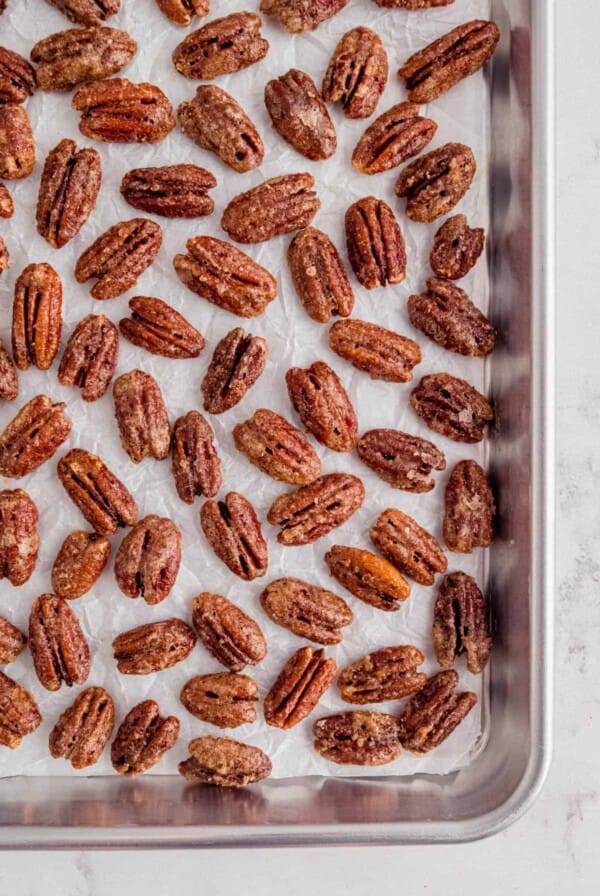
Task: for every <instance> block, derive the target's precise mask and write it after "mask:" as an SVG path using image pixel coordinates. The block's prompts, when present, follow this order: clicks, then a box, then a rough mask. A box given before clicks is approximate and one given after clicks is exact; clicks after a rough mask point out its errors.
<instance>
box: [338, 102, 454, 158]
mask: <svg viewBox="0 0 600 896" xmlns="http://www.w3.org/2000/svg"><path fill="white" fill-rule="evenodd" d="M419 111H420V109H419V106H418V105H417V104H416V103H398V105H396V106H392V108H391V109H388V111H387V112H384V113H383V115H380V116H379V118H377V119H376V120H375V121H374V122H373V124H371V125H369V127H368V128H367V130H366V131H365V132H364V134H363V135H362V137H361V138H360V140H359V141H358V143H357V144H356V147H355V149H354V152H353V153H352V164H353V165H354V167H355V168H356V169H357V171H361V172H362V173H363V174H379V173H380V172H381V171H389V170H390V168H395V167H396V166H397V165H401V164H402V163H403V162H406V161H407V160H408V159H411V158H413V156H417V155H418V154H419V153H420V152H421V151H422V150H423V149H425V147H426V146H427V144H428V143H430V142H431V141H432V140H433V138H434V136H435V132H436V131H437V124H436V123H435V121H432V120H431V118H423V117H422V116H421V115H420V114H419Z"/></svg>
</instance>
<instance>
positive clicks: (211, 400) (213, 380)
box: [201, 327, 267, 414]
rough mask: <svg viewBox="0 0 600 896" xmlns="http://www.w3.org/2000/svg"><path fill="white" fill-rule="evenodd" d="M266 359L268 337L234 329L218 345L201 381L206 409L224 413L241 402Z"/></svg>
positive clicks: (211, 411)
mask: <svg viewBox="0 0 600 896" xmlns="http://www.w3.org/2000/svg"><path fill="white" fill-rule="evenodd" d="M266 362H267V342H266V340H265V339H263V338H262V337H260V336H252V335H251V334H250V333H245V332H244V331H243V329H242V328H241V327H236V329H235V330H231V332H229V333H228V334H227V335H226V336H224V337H223V339H221V341H220V342H219V343H218V344H217V346H216V348H215V351H214V353H213V356H212V358H211V362H210V364H209V366H208V370H207V371H206V374H205V376H204V379H203V380H202V387H201V388H202V396H203V399H204V410H205V411H208V412H209V414H222V413H224V412H225V411H228V410H230V409H231V408H233V407H235V406H236V404H239V402H240V401H241V400H242V398H243V397H244V395H245V394H246V392H248V390H249V389H251V388H252V386H253V385H254V383H255V382H256V381H257V379H258V378H259V376H260V375H261V374H262V372H263V371H264V369H265V364H266Z"/></svg>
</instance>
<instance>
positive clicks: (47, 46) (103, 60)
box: [30, 27, 137, 90]
mask: <svg viewBox="0 0 600 896" xmlns="http://www.w3.org/2000/svg"><path fill="white" fill-rule="evenodd" d="M136 53H137V43H136V42H135V41H134V40H133V38H132V37H130V36H129V34H127V32H126V31H120V30H119V29H118V28H104V27H93V28H71V29H69V30H68V31H59V32H58V33H56V34H50V35H48V37H45V38H44V39H43V40H40V41H38V43H37V44H35V45H34V46H33V47H32V48H31V54H30V55H31V61H32V62H34V63H35V64H36V65H37V69H36V72H35V76H36V80H37V83H38V87H40V88H41V89H42V90H72V89H73V87H76V86H77V85H78V84H83V83H84V82H87V81H101V80H102V79H103V78H110V76H111V75H116V74H118V72H120V71H121V69H124V68H125V66H127V65H129V63H130V62H131V60H132V59H133V57H134V56H135V54H136Z"/></svg>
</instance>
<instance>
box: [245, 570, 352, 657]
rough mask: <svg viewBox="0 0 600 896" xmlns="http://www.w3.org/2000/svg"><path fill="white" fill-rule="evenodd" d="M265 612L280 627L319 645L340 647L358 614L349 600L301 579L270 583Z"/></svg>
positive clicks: (265, 593) (264, 597)
mask: <svg viewBox="0 0 600 896" xmlns="http://www.w3.org/2000/svg"><path fill="white" fill-rule="evenodd" d="M260 602H261V604H262V608H263V610H264V611H265V613H266V614H267V616H268V617H269V618H270V619H271V620H272V621H273V622H275V623H276V624H277V625H281V626H282V627H283V628H287V629H289V631H291V632H293V633H294V634H295V635H298V637H299V638H306V639H307V640H309V641H315V642H316V643H317V644H339V643H340V641H341V640H342V636H343V632H342V629H343V628H344V627H345V626H347V625H350V623H351V622H352V621H353V619H354V614H353V613H352V610H351V609H350V607H349V606H348V604H347V603H346V601H345V600H342V598H341V597H338V596H337V594H333V593H332V592H331V591H327V590H326V589H325V588H319V587H318V585H310V584H309V583H308V582H303V581H302V580H301V579H294V578H284V579H276V580H275V581H273V582H270V584H269V585H267V587H266V588H265V590H264V591H263V592H262V594H261V596H260Z"/></svg>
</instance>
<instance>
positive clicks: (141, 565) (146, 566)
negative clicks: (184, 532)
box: [115, 514, 181, 604]
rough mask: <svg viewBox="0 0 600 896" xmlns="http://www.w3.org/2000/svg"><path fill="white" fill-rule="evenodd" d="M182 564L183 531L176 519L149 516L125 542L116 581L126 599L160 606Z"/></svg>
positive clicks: (122, 543) (116, 564)
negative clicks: (136, 598)
mask: <svg viewBox="0 0 600 896" xmlns="http://www.w3.org/2000/svg"><path fill="white" fill-rule="evenodd" d="M180 564H181V532H180V531H179V529H178V528H177V526H176V525H175V523H174V522H172V520H170V519H167V518H161V517H159V516H154V515H152V514H150V516H145V517H144V518H143V519H142V520H140V521H139V522H138V523H136V524H135V526H134V527H133V529H132V530H131V531H130V532H128V533H127V535H126V536H125V538H124V539H123V541H122V542H121V544H120V546H119V549H118V551H117V556H116V557H115V579H116V580H117V585H118V586H119V588H120V589H121V591H122V592H123V594H124V595H125V596H126V597H131V598H135V597H143V598H144V600H145V601H146V603H147V604H159V603H160V602H161V601H163V600H164V599H165V598H166V597H168V596H169V593H170V592H171V589H172V588H173V585H174V584H175V579H176V578H177V573H178V572H179V566H180Z"/></svg>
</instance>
